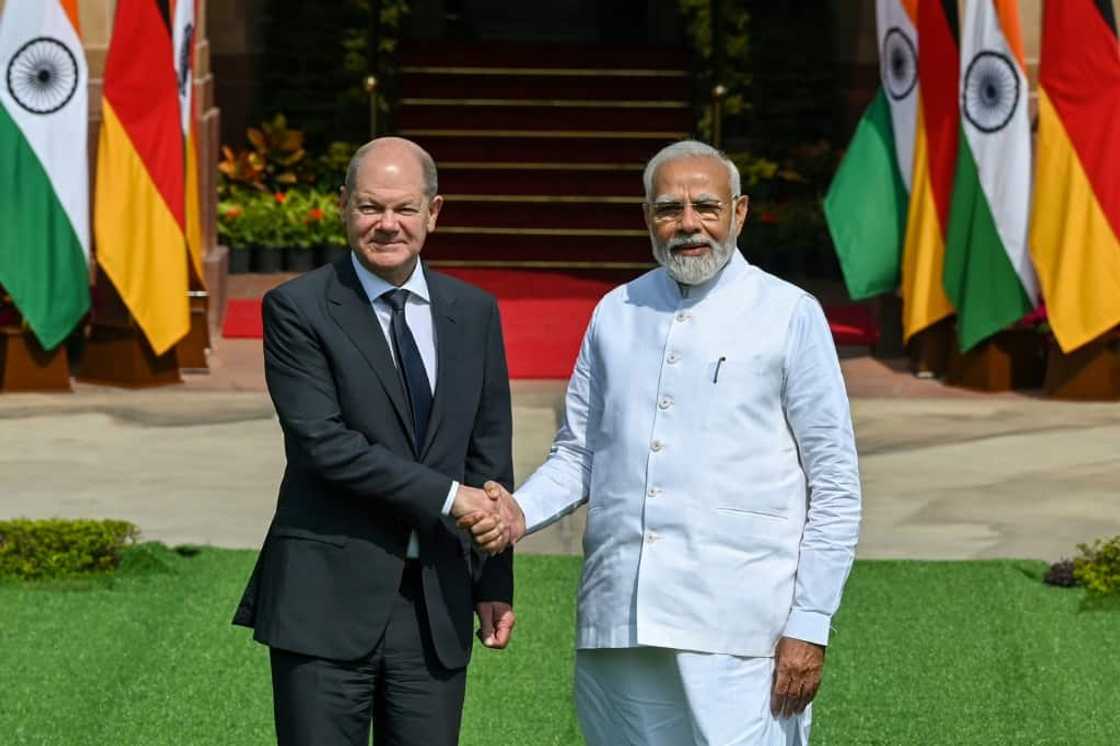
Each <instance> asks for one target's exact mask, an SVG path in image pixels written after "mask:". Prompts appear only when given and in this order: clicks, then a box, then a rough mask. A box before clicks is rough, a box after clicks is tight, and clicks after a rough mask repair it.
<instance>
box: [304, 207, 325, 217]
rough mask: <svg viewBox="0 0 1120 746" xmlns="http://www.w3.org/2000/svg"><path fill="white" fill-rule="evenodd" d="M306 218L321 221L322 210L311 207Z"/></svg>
mask: <svg viewBox="0 0 1120 746" xmlns="http://www.w3.org/2000/svg"><path fill="white" fill-rule="evenodd" d="M307 217H309V218H311V219H312V220H322V219H323V209H322V208H321V207H312V208H311V209H310V210H308V211H307Z"/></svg>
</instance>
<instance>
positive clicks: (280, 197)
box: [272, 192, 288, 205]
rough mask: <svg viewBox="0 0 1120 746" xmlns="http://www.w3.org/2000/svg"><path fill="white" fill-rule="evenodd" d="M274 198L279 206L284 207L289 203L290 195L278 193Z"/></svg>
mask: <svg viewBox="0 0 1120 746" xmlns="http://www.w3.org/2000/svg"><path fill="white" fill-rule="evenodd" d="M272 196H273V197H274V198H275V199H276V204H278V205H282V204H284V203H285V202H287V201H288V195H286V194H284V193H283V192H277V193H276V194H274V195H272Z"/></svg>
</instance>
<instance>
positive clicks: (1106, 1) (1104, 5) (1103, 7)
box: [1096, 0, 1116, 36]
mask: <svg viewBox="0 0 1120 746" xmlns="http://www.w3.org/2000/svg"><path fill="white" fill-rule="evenodd" d="M1096 5H1097V10H1099V11H1100V12H1101V17H1102V18H1104V22H1105V23H1106V24H1107V25H1108V27H1109V28H1110V29H1112V35H1113V36H1116V13H1115V11H1113V9H1112V0H1096Z"/></svg>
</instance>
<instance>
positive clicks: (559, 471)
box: [515, 307, 602, 533]
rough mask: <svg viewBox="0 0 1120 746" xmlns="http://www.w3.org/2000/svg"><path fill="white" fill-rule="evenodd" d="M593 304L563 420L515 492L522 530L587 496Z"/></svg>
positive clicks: (594, 403) (595, 399) (594, 401)
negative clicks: (540, 461) (546, 450)
mask: <svg viewBox="0 0 1120 746" xmlns="http://www.w3.org/2000/svg"><path fill="white" fill-rule="evenodd" d="M598 314H599V307H596V309H595V313H594V314H592V316H591V321H590V322H589V323H588V325H587V331H585V332H584V335H583V342H582V344H581V345H580V349H579V356H578V357H577V358H576V364H575V367H574V369H573V370H572V377H571V379H570V380H569V381H568V392H567V394H566V396H565V398H564V420H563V423H562V424H561V426H560V429H559V431H557V433H556V437H555V439H554V440H553V442H552V448H551V449H549V453H548V459H547V460H546V461H545V462H544V464H542V465H541V466H540V468H538V469H537V470H536V471H535V472H533V475H532V476H531V477H529V479H528V480H527V481H526V482H525V484H523V485H522V486H521V489H519V490H518V491H517V493H516V495H515V497H516V499H517V502H518V504H519V505H520V506H521V509H522V511H524V513H525V527H526V529H527V532H528V533H532V532H534V531H537V530H538V529H541V528H544V527H545V526H548V525H549V524H551V523H553V522H555V521H557V520H559V519H560V518H562V517H564V516H565V515H567V514H568V513H570V512H572V511H573V510H575V509H576V508H577V507H579V506H580V505H582V504H583V503H584V502H586V501H587V497H588V492H589V490H590V487H591V459H592V451H591V448H590V444H589V441H588V423H589V422H592V421H597V417H596V415H595V413H594V408H595V407H601V406H602V397H601V396H599V395H598V394H597V392H596V390H595V389H596V386H597V383H596V381H595V374H594V367H595V364H596V363H595V352H594V349H595V325H596V320H597V318H598Z"/></svg>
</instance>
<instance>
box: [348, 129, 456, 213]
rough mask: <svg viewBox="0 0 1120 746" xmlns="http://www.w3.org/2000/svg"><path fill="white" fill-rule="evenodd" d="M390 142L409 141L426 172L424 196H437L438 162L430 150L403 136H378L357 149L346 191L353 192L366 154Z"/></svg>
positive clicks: (351, 159) (351, 162)
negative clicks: (430, 153) (429, 152)
mask: <svg viewBox="0 0 1120 746" xmlns="http://www.w3.org/2000/svg"><path fill="white" fill-rule="evenodd" d="M390 142H399V143H408V145H410V146H411V147H412V149H413V151H415V153H416V158H417V160H419V161H420V168H421V170H423V172H424V196H425V197H427V198H428V199H431V198H432V197H434V196H436V195H437V194H438V193H439V174H438V173H437V172H436V162H435V161H434V160H433V159H432V156H430V155H429V154H428V151H426V150H424V149H423V148H422V147H420V146H419V145H417V144H416V143H414V142H413V141H412V140H406V139H405V138H403V137H378V138H376V139H374V140H370V141H369V142H367V143H366V144H365V145H363V146H362V147H360V148H358V149H357V150H355V151H354V155H352V156H351V157H350V163H349V164H348V165H347V166H346V193H347V194H351V193H352V192H353V191H354V181H355V180H356V179H357V177H358V167H359V166H361V165H362V159H363V158H365V157H366V154H368V153H369V152H370V151H371V150H375V149H377V148H378V147H380V146H382V145H387V144H389V143H390Z"/></svg>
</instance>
